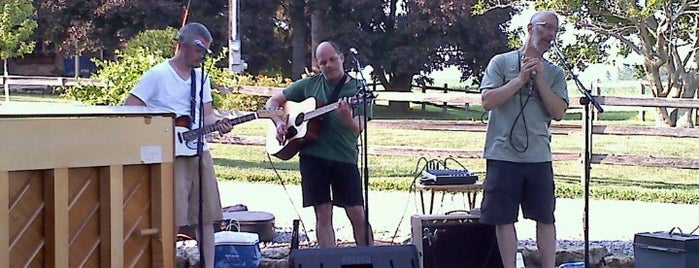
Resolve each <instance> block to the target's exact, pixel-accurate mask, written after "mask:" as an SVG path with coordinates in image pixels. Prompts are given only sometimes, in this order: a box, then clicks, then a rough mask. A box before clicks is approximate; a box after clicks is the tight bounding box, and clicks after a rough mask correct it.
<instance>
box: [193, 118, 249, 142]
mask: <svg viewBox="0 0 699 268" xmlns="http://www.w3.org/2000/svg"><path fill="white" fill-rule="evenodd" d="M255 119H257V113H251V114H248V115H244V116H240V117H236V118H233V119H223V120H227V121H228V122H230V123H231V126H235V125H238V124H241V123H245V122H247V121H251V120H255ZM221 124H223V122H217V123H215V124H211V125H208V126H205V127H202V128H198V129H193V130H190V131H187V132H185V133H184V134H182V135H183V136H184V138H185V139H186V140H194V139H196V138H197V137H198V136H199V135H202V134H207V133H211V132H214V131H218V130H219V128H220V127H221Z"/></svg>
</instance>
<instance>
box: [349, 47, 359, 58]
mask: <svg viewBox="0 0 699 268" xmlns="http://www.w3.org/2000/svg"><path fill="white" fill-rule="evenodd" d="M349 51H350V53H352V54H353V55H355V56H356V55H359V52H357V49H356V48H353V47H351V48H350V49H349Z"/></svg>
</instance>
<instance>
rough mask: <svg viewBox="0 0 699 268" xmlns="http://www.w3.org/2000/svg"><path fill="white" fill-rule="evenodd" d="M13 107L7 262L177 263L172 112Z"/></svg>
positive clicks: (2, 220) (2, 238)
mask: <svg viewBox="0 0 699 268" xmlns="http://www.w3.org/2000/svg"><path fill="white" fill-rule="evenodd" d="M6 107H11V106H9V105H8V106H0V137H2V138H0V148H1V149H0V268H4V267H60V268H64V267H70V268H72V267H174V257H175V254H174V244H175V241H174V240H175V230H174V205H173V203H174V202H173V201H174V180H173V166H172V162H173V158H174V147H173V140H174V137H173V118H172V115H171V114H163V113H162V112H160V113H154V112H151V111H148V110H145V109H136V108H129V107H72V106H70V107H67V108H66V107H63V108H66V110H65V111H67V112H70V113H71V114H62V113H60V112H55V110H49V111H48V112H44V111H41V110H40V109H31V108H26V109H24V108H23V109H18V110H17V111H16V113H15V112H13V111H12V110H9V111H8V110H6V109H5V108H6ZM132 109H135V110H132ZM133 111H135V112H134V114H131V113H132V112H133ZM72 113H75V114H72ZM10 130H11V132H10ZM85 130H90V131H85Z"/></svg>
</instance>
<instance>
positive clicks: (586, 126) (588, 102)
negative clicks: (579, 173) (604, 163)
mask: <svg viewBox="0 0 699 268" xmlns="http://www.w3.org/2000/svg"><path fill="white" fill-rule="evenodd" d="M551 47H552V48H553V51H554V52H555V53H556V56H557V57H558V59H559V60H561V62H562V63H563V66H564V67H565V68H566V70H567V71H568V73H569V74H570V76H571V77H572V78H573V80H574V81H575V85H576V86H577V88H578V90H579V91H580V92H581V93H582V94H583V96H582V97H580V104H581V105H583V108H584V114H585V116H584V118H583V120H584V121H583V132H584V136H585V148H584V152H583V168H584V172H583V177H584V178H583V180H584V187H585V193H584V200H585V206H584V208H583V235H584V237H585V238H584V239H585V247H584V252H583V256H584V263H585V268H588V267H590V260H589V256H590V255H589V253H590V230H589V227H590V169H591V166H590V163H591V159H592V116H590V113H591V111H592V109H591V106H594V107H595V109H597V111H598V112H599V113H602V112H604V109H602V106H600V104H599V102H597V101H596V100H595V98H594V97H593V96H592V95H591V94H590V90H589V89H587V88H585V86H584V85H583V84H582V83H581V82H580V80H579V79H578V75H577V74H575V72H573V66H572V65H571V64H570V63H569V62H568V60H566V57H565V56H564V55H563V52H561V50H560V49H559V48H558V45H556V43H555V42H552V43H551Z"/></svg>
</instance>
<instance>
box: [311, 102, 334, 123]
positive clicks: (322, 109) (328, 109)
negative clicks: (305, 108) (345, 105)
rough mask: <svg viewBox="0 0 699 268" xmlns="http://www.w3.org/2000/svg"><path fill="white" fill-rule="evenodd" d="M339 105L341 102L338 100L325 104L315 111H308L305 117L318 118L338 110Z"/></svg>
mask: <svg viewBox="0 0 699 268" xmlns="http://www.w3.org/2000/svg"><path fill="white" fill-rule="evenodd" d="M338 106H339V103H337V102H335V103H333V104H328V105H325V106H323V107H320V108H318V109H315V110H313V111H310V112H307V113H306V114H305V116H304V119H306V120H311V119H313V118H316V117H318V116H321V115H324V114H327V113H329V112H332V111H334V110H336V109H337V107H338Z"/></svg>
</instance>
